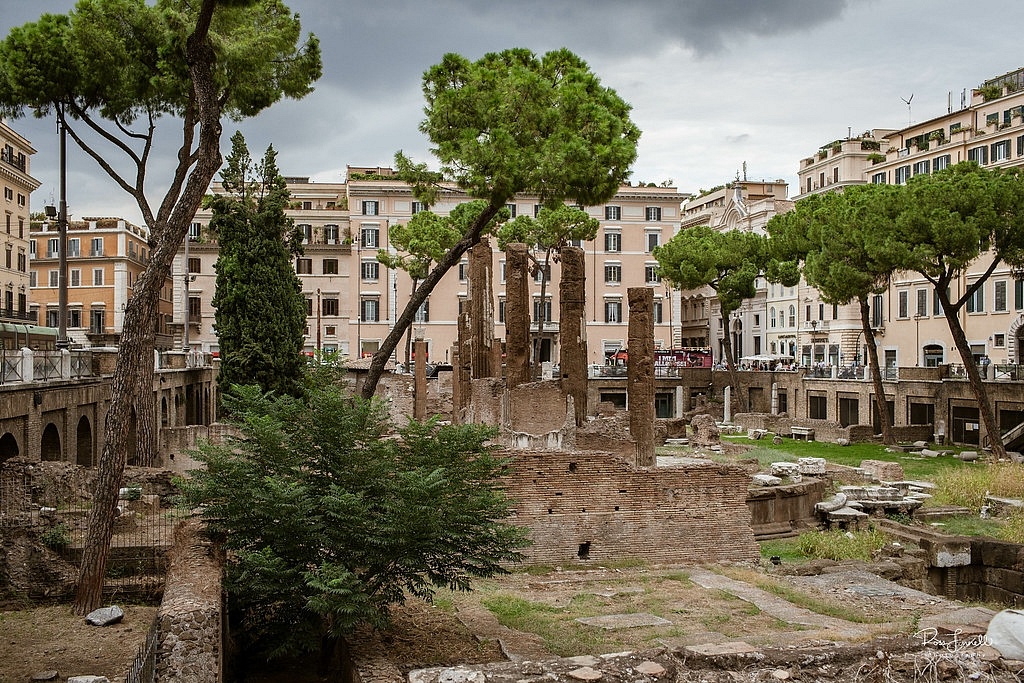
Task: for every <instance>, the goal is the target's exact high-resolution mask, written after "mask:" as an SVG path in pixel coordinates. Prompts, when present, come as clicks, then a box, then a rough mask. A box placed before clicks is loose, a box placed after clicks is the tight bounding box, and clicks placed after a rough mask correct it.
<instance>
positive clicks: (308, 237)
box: [295, 223, 313, 244]
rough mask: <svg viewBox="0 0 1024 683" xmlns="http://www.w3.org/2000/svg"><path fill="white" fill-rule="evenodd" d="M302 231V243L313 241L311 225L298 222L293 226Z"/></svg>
mask: <svg viewBox="0 0 1024 683" xmlns="http://www.w3.org/2000/svg"><path fill="white" fill-rule="evenodd" d="M295 227H297V228H298V229H299V232H301V233H302V243H303V244H309V243H310V242H312V241H313V226H312V225H310V224H309V223H299V224H298V225H297V226H295Z"/></svg>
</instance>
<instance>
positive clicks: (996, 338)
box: [992, 334, 1006, 349]
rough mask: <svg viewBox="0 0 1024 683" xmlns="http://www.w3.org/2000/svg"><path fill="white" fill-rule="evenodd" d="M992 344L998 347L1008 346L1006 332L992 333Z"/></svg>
mask: <svg viewBox="0 0 1024 683" xmlns="http://www.w3.org/2000/svg"><path fill="white" fill-rule="evenodd" d="M992 346H995V347H997V348H1000V349H1001V348H1003V347H1004V346H1006V335H1005V334H994V335H992Z"/></svg>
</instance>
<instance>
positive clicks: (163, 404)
mask: <svg viewBox="0 0 1024 683" xmlns="http://www.w3.org/2000/svg"><path fill="white" fill-rule="evenodd" d="M170 419H171V418H170V415H168V414H167V397H166V396H163V397H161V398H160V426H161V427H166V426H167V425H168V423H169V422H170Z"/></svg>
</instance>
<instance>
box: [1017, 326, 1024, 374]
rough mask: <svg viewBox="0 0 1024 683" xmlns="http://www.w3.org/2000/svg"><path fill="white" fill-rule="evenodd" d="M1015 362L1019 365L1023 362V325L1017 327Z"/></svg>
mask: <svg viewBox="0 0 1024 683" xmlns="http://www.w3.org/2000/svg"><path fill="white" fill-rule="evenodd" d="M1016 363H1017V364H1018V365H1020V364H1021V363H1024V325H1022V326H1021V327H1018V328H1017V360H1016Z"/></svg>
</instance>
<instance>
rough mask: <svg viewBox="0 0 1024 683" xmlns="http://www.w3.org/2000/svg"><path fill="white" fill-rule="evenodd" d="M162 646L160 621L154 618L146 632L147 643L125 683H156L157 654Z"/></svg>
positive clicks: (129, 670) (134, 661) (126, 675)
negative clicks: (158, 647)
mask: <svg viewBox="0 0 1024 683" xmlns="http://www.w3.org/2000/svg"><path fill="white" fill-rule="evenodd" d="M159 644H160V619H159V618H158V617H154V618H153V623H152V624H150V625H149V631H147V632H146V641H145V642H144V643H142V645H140V646H139V651H138V652H136V653H135V659H133V660H132V663H131V666H129V667H128V672H127V673H126V674H125V678H124V680H125V683H156V652H157V646H158V645H159Z"/></svg>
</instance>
